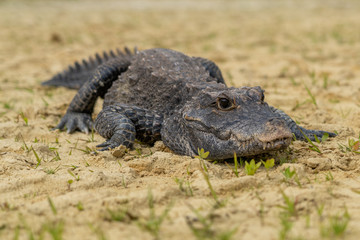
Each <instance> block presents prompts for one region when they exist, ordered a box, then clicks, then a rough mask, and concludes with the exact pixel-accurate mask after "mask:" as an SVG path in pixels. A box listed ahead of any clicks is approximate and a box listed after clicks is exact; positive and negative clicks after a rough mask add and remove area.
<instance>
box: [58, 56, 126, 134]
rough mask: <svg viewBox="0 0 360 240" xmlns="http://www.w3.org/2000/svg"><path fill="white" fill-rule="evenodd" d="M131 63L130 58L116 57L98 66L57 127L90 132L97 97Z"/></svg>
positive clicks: (102, 93) (71, 130) (101, 94)
mask: <svg viewBox="0 0 360 240" xmlns="http://www.w3.org/2000/svg"><path fill="white" fill-rule="evenodd" d="M129 65H130V61H129V60H128V59H126V58H115V59H112V60H109V61H108V62H106V63H104V64H102V65H100V66H99V67H97V69H96V70H95V73H94V75H93V76H92V79H91V80H90V81H88V82H86V83H85V84H84V85H83V86H82V87H81V88H80V89H79V91H78V93H77V94H76V95H75V97H74V98H73V100H72V101H71V103H70V106H69V108H68V109H67V111H66V114H65V116H64V117H63V118H62V119H61V121H60V123H59V124H58V125H57V126H56V127H55V128H56V129H60V130H61V129H63V128H64V127H66V128H67V132H68V133H71V132H73V131H75V130H76V129H79V130H80V131H82V132H85V133H89V129H91V128H92V119H91V113H92V112H93V109H94V105H95V102H96V99H97V97H99V96H103V95H104V93H105V92H106V91H107V90H108V89H109V88H110V87H111V85H112V82H113V81H115V80H116V79H117V78H118V76H119V75H120V74H121V73H122V72H124V71H126V69H127V67H128V66H129Z"/></svg>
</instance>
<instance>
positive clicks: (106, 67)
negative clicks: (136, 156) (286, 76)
mask: <svg viewBox="0 0 360 240" xmlns="http://www.w3.org/2000/svg"><path fill="white" fill-rule="evenodd" d="M43 85H50V86H65V87H68V88H75V89H79V91H78V92H77V94H76V95H75V97H74V98H73V100H72V101H71V103H70V106H69V108H68V109H67V112H66V114H65V116H64V117H63V118H62V119H61V121H60V123H59V124H58V125H57V126H56V128H57V129H64V128H65V127H66V128H67V132H68V133H71V132H73V131H75V130H80V131H82V132H85V133H88V132H89V129H91V128H92V126H93V125H94V128H95V129H96V131H97V132H98V133H99V134H100V135H101V136H103V137H104V138H105V139H106V141H105V142H104V143H102V144H100V145H98V147H99V148H101V149H100V150H108V149H111V148H115V147H117V146H119V145H125V146H126V147H129V148H131V147H132V145H133V143H134V141H135V139H138V140H139V141H141V142H144V143H148V144H152V143H154V142H155V141H157V140H162V141H163V142H164V144H165V145H166V146H167V147H169V148H170V149H171V150H172V151H174V152H175V153H177V154H181V155H189V156H195V155H197V151H198V148H204V149H205V150H207V151H209V152H210V155H209V158H212V159H225V158H230V157H232V156H233V154H234V152H235V153H236V154H237V155H238V156H249V155H256V154H261V153H266V152H269V151H273V150H280V149H284V148H286V147H288V146H289V144H290V142H291V139H292V138H293V137H294V136H295V137H296V139H300V140H304V135H303V133H304V134H306V135H307V136H308V137H309V138H310V139H314V135H317V136H318V137H322V136H323V135H324V133H325V131H318V130H309V129H305V128H303V127H300V126H298V125H297V124H296V123H295V121H293V120H292V119H291V118H290V117H289V116H288V115H286V114H285V113H284V112H283V111H281V110H278V109H276V108H274V107H271V106H269V105H268V104H267V103H266V102H265V101H264V90H263V89H261V88H260V87H258V86H256V87H240V88H234V87H227V86H226V83H225V81H224V79H223V76H222V74H221V71H220V69H219V68H218V66H217V65H216V64H215V63H214V62H212V61H210V60H207V59H205V58H201V57H189V56H187V55H185V54H183V53H180V52H177V51H174V50H169V49H161V48H155V49H148V50H143V51H138V50H137V49H136V48H135V49H134V50H133V51H131V50H129V49H128V48H125V50H124V51H120V50H116V51H115V52H114V51H110V52H104V53H103V55H102V56H101V55H99V54H96V55H95V58H92V57H90V58H89V59H88V60H83V61H82V63H79V62H75V64H74V65H72V66H70V67H69V68H68V69H67V70H65V71H63V72H61V73H59V74H57V75H55V76H54V77H53V78H52V79H50V80H48V81H45V82H43ZM98 97H103V98H104V103H103V109H102V111H101V112H100V113H99V115H98V116H97V118H96V120H95V123H94V124H93V121H92V117H91V114H92V113H93V108H94V104H95V102H96V99H97V98H98ZM302 132H303V133H302ZM326 133H328V134H329V136H331V137H333V136H335V135H336V134H334V133H331V132H326Z"/></svg>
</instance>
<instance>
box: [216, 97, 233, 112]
mask: <svg viewBox="0 0 360 240" xmlns="http://www.w3.org/2000/svg"><path fill="white" fill-rule="evenodd" d="M217 107H218V108H219V109H220V110H229V109H230V108H232V107H233V104H232V103H231V102H230V101H229V99H227V98H219V99H218V100H217Z"/></svg>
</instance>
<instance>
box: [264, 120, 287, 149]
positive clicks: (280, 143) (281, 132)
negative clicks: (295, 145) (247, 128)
mask: <svg viewBox="0 0 360 240" xmlns="http://www.w3.org/2000/svg"><path fill="white" fill-rule="evenodd" d="M291 139H292V133H291V130H290V129H289V128H288V127H287V126H286V124H285V121H284V120H282V119H281V118H272V119H270V120H269V121H268V122H267V123H266V124H265V129H264V131H263V133H262V134H260V135H259V136H258V140H259V141H260V142H261V143H262V145H263V150H270V149H274V150H277V149H281V148H284V147H287V146H289V144H290V143H291Z"/></svg>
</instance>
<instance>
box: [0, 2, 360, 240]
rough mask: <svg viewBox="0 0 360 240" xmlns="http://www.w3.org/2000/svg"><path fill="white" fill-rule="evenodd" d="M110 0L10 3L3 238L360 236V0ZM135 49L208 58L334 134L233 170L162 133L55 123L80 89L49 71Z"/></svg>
mask: <svg viewBox="0 0 360 240" xmlns="http://www.w3.org/2000/svg"><path fill="white" fill-rule="evenodd" d="M99 2H100V1H25V0H23V1H10V0H9V1H1V2H0V29H1V31H0V62H1V64H0V82H1V84H0V239H182V240H183V239H334V238H340V239H354V240H355V239H359V238H360V205H359V201H360V182H359V181H360V177H359V173H360V167H359V159H360V155H359V154H358V153H355V152H354V151H356V149H357V145H356V144H355V145H354V144H353V145H354V146H352V147H349V141H353V143H356V141H358V140H359V133H360V84H359V83H360V80H359V78H360V15H359V14H358V13H359V10H360V4H359V2H358V1H355V0H354V1H308V0H304V1H285V0H283V1H259V0H257V1H251V2H247V1H196V2H195V1H194V2H192V1H184V2H183V1H181V2H180V1H166V2H165V1H157V0H149V1H101V3H99ZM124 46H129V47H134V46H138V47H139V48H140V49H146V48H152V47H165V48H172V49H176V50H178V51H182V52H184V53H186V54H189V55H192V56H202V57H205V58H209V59H212V60H214V61H215V62H216V63H217V64H218V65H219V67H220V68H221V69H222V71H223V75H224V77H225V78H226V82H227V83H228V85H229V86H234V87H240V86H258V85H260V86H261V87H262V88H264V89H265V90H266V100H267V102H268V103H269V104H271V105H273V106H275V107H277V108H280V109H282V110H284V111H285V112H287V113H288V114H289V115H290V116H292V117H293V118H294V119H296V121H298V122H299V123H300V124H301V125H302V126H305V127H307V128H311V129H322V130H328V131H336V132H338V136H337V137H336V138H333V139H328V140H327V141H325V142H324V143H314V144H315V145H316V146H317V147H318V149H319V151H320V152H317V151H314V150H311V149H310V148H309V147H310V144H309V143H306V142H299V141H295V142H293V143H292V144H291V146H290V147H289V148H288V149H287V150H286V151H283V152H278V153H271V154H268V155H263V156H255V157H254V158H255V160H257V161H260V160H264V161H265V160H267V159H271V158H274V159H275V163H276V164H275V166H274V167H273V168H271V169H269V170H266V169H265V168H264V167H263V166H262V167H260V168H259V169H258V171H257V172H256V173H255V175H253V176H249V175H247V174H246V173H245V171H244V168H243V167H242V168H241V169H239V176H238V177H237V176H236V175H235V174H234V173H233V171H232V170H231V168H233V167H234V164H233V163H232V162H231V161H229V162H228V165H229V166H228V165H227V164H225V163H224V162H217V163H212V162H206V166H207V169H208V172H205V175H204V171H202V170H201V169H202V168H201V167H200V162H199V159H193V158H190V157H184V156H179V155H176V154H173V153H172V152H171V151H169V150H168V149H166V148H165V147H164V146H163V144H162V143H161V142H157V143H156V144H155V146H153V147H149V146H140V145H136V148H137V150H131V151H128V152H127V153H125V154H124V155H123V154H122V152H121V150H118V151H115V152H101V153H97V154H96V153H94V152H93V151H94V150H95V149H96V148H95V146H96V145H97V144H99V143H101V142H102V141H103V140H104V139H103V138H102V137H100V136H99V135H98V134H96V133H95V134H93V135H91V134H89V135H85V134H83V133H79V132H77V133H74V134H71V135H69V134H66V133H65V132H60V131H51V129H52V128H53V127H54V126H56V124H57V123H58V122H59V120H60V118H61V116H62V115H64V113H65V111H66V108H67V106H68V104H69V102H70V101H71V99H72V97H73V96H74V95H75V93H76V91H74V90H69V89H65V88H45V87H42V86H41V85H40V83H41V82H42V81H44V80H47V79H49V78H50V77H51V76H52V75H54V74H56V73H57V72H59V71H61V70H62V69H64V68H65V67H66V66H67V65H68V64H70V63H72V62H73V61H75V60H79V59H82V58H84V57H88V56H89V55H92V54H94V53H95V52H97V51H102V50H110V49H115V48H118V47H119V48H122V47H124ZM307 89H308V90H309V91H310V92H311V94H309V92H308V91H307ZM311 96H313V99H312V97H311ZM101 103H102V102H101V100H99V101H98V103H97V105H96V110H95V113H94V117H95V116H96V114H97V113H98V112H99V111H100V110H101ZM350 143H351V142H350ZM345 146H347V147H348V149H347V148H346V147H345ZM244 160H247V161H249V160H250V159H244ZM286 169H288V170H286ZM289 170H291V171H295V172H294V175H293V176H292V177H290V176H288V177H287V178H286V177H285V175H284V173H286V172H287V173H288V174H289ZM207 178H208V180H209V182H210V184H211V187H212V188H213V189H214V192H213V194H212V193H211V191H210V189H211V188H210V186H209V184H208V182H207V181H206V179H207Z"/></svg>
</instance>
